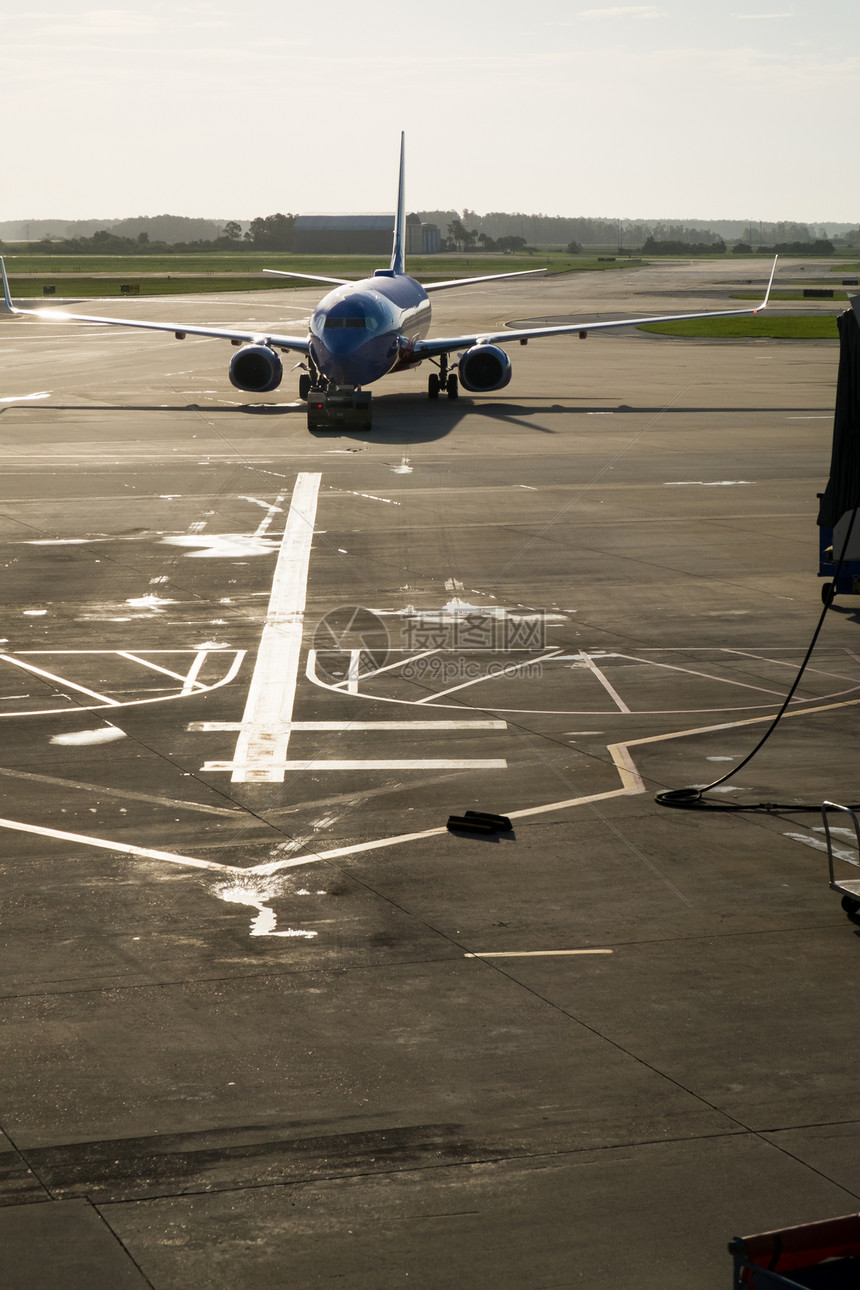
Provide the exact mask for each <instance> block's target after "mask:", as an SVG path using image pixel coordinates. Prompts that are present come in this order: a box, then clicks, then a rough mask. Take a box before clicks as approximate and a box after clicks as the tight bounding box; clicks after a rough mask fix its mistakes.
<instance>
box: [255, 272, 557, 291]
mask: <svg viewBox="0 0 860 1290" xmlns="http://www.w3.org/2000/svg"><path fill="white" fill-rule="evenodd" d="M264 272H266V270H264ZM540 273H544V274H545V273H546V269H520V270H519V271H518V272H516V273H485V274H484V276H483V277H481V278H450V279H449V280H448V281H447V282H422V283H421V286H422V287H423V288H424V290H425V291H449V290H450V289H451V288H452V287H473V286H474V285H475V283H476V282H498V281H499V279H500V278H533V277H535V276H536V275H537V274H540Z"/></svg>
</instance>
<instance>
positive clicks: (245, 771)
mask: <svg viewBox="0 0 860 1290" xmlns="http://www.w3.org/2000/svg"><path fill="white" fill-rule="evenodd" d="M507 765H508V763H507V762H506V761H505V759H504V758H503V757H485V758H465V757H424V758H421V757H413V758H406V759H400V760H396V759H392V758H387V757H384V758H374V757H363V758H361V760H352V761H347V760H344V761H339V760H333V761H332V760H326V759H324V758H319V757H309V758H308V759H307V760H306V761H278V760H276V759H275V758H274V757H273V758H272V759H271V761H270V763H269V769H270V770H271V773H272V774H274V773H275V772H277V773H278V779H277V781H275V780H273V779H271V778H268V779H267V780H266V782H267V783H270V784H271V783H275V782H277V783H282V782H283V779H284V774H285V773H286V772H287V771H303V770H506V769H507ZM258 768H259V762H249V763H248V765H246V766H242V765H241V764H240V763H239V761H238V759H235V760H233V761H207V762H204V763H203V766H202V768H201V769H202V770H203V771H210V772H217V771H225V770H231V771H232V772H233V780H234V782H235V781H237V780H238V781H239V782H240V783H243V784H244V783H249V782H253V781H256V782H259V776H258V775H256V774H255V773H254V772H255V771H256V770H257V769H258Z"/></svg>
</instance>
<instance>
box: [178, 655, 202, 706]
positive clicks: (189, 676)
mask: <svg viewBox="0 0 860 1290" xmlns="http://www.w3.org/2000/svg"><path fill="white" fill-rule="evenodd" d="M208 653H209V651H208V649H202V650H200V651H199V652H198V654H197V657H196V658H195V660H194V662H193V663H192V664H191V666H190V668H189V669H188V671H187V672H186V674H185V681H184V684H183V686H182V698H185V696H186V695H187V694H194V692H195V690H205V689H206V686H205V685H204V684H203V682H202V681H198V680H197V676H198V673H199V672H200V669H201V668H202V667H203V664H204V663H205V662H206V657H207V655H208Z"/></svg>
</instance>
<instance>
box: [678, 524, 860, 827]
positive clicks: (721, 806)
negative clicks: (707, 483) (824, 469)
mask: <svg viewBox="0 0 860 1290" xmlns="http://www.w3.org/2000/svg"><path fill="white" fill-rule="evenodd" d="M858 509H860V501H858V502H857V504H856V505H855V507H854V510H853V512H852V514H851V520H850V522H849V524H848V531H847V532H846V534H845V541H844V542H843V543H842V551H841V553H840V556H839V561H838V563H837V565H836V573H835V574H834V575H833V584H834V587H835V585H836V582H837V581H838V579H839V575H840V573H841V572H842V566H843V564H844V563H845V552H846V551H847V550H848V543H849V541H850V539H851V530H852V529H853V528H854V521H855V520H856V518H857V511H858ZM832 603H833V595H832V594H831V595H829V596H827V597H826V598H825V601H824V605H823V608H822V610H821V614H820V616H819V619H818V623H817V625H816V628H815V631H814V632H813V633H812V640H811V641H810V642H809V648H808V649H807V651H806V654H805V656H804V659H803V662H802V663H801V665H800V669H799V670H798V673H797V676H796V677H795V678H794V682H793V684H792V687H791V689H790V690H789V692H788V694H787V695H786V697H785V699H784V700H783V703H782V706H781V708H780V709H779V712H777V714H776V716H775V717H774V719H773V721H772V722H771V723H770V725H769V726H768V728H767V730H766V731H765V733H764V734H763V735H762V737H761V739H760V740H759V741H758V743H757V744H756V746H755V748H753V750H752V752H750V753H747V755H746V757H744V759H743V761H742V762H739V763H738V765H737V766H734V767H732V769H731V770H730V771H728V772H727V774H725V775H723V776H721V778H720V779H715V780H714V782H713V783H712V784H706V785H705V787H704V788H670V789H667V790H666V791H665V792H663V793H658V794H657V796H656V797H655V798H654V801H655V802H657V803H658V804H659V805H660V806H673V807H681V808H687V809H689V808H690V807H699V808H704V809H707V810H711V811H719V810H724V811H725V810H729V811H732V810H734V811H743V810H747V811H749V810H773V809H775V807H774V804H773V803H771V804H767V803H761V804H759V806H758V807H749V806H746V807H745V806H739V805H737V804H735V803H723V802H719V803H717V802H705V801H703V800H702V794H703V793H709V792H710V791H711V790H712V789H714V788H719V786H720V785H721V784H725V783H726V781H727V780H729V779H731V778H732V777H733V776H734V775H737V773H738V771H739V770H743V768H744V766H747V765H749V763H750V762H751V761H752V759H753V757H755V755H756V753H758V752H759V751H760V750H761V749H762V748H763V747H764V745H765V744H766V743H767V741H768V739H770V737H771V735H772V734H773V732H774V730H776V728H777V726H778V725H779V723H780V721H781V720H782V718H783V717H784V716H785V712H786V709H787V708H788V705H789V704H790V703H791V700H792V699H793V698H794V695H795V693H796V691H797V687H798V686H799V685H800V681H801V678H802V676H803V674H804V672H805V671H806V668H807V665H808V663H809V660H810V659H811V658H812V652H813V650H814V649H815V646H816V644H817V642H818V637H819V636H820V634H821V629H822V627H823V626H824V619H825V618H826V617H827V611H828V609H829V608H830V606H831V605H832ZM788 809H791V810H793V811H797V810H804V809H814V810H820V807H814V808H805V807H790V808H788Z"/></svg>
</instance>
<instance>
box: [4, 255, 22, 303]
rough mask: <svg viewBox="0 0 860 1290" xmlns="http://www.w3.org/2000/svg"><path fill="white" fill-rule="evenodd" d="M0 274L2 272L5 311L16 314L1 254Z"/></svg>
mask: <svg viewBox="0 0 860 1290" xmlns="http://www.w3.org/2000/svg"><path fill="white" fill-rule="evenodd" d="M0 274H2V277H3V299H4V301H5V303H6V312H7V313H10V314H16V313H17V312H18V310H17V309H16V308H15V306H14V305H13V304H12V297H11V295H10V294H9V279H8V278H7V277H6V262H5V260H4V259H3V256H2V255H0Z"/></svg>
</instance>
